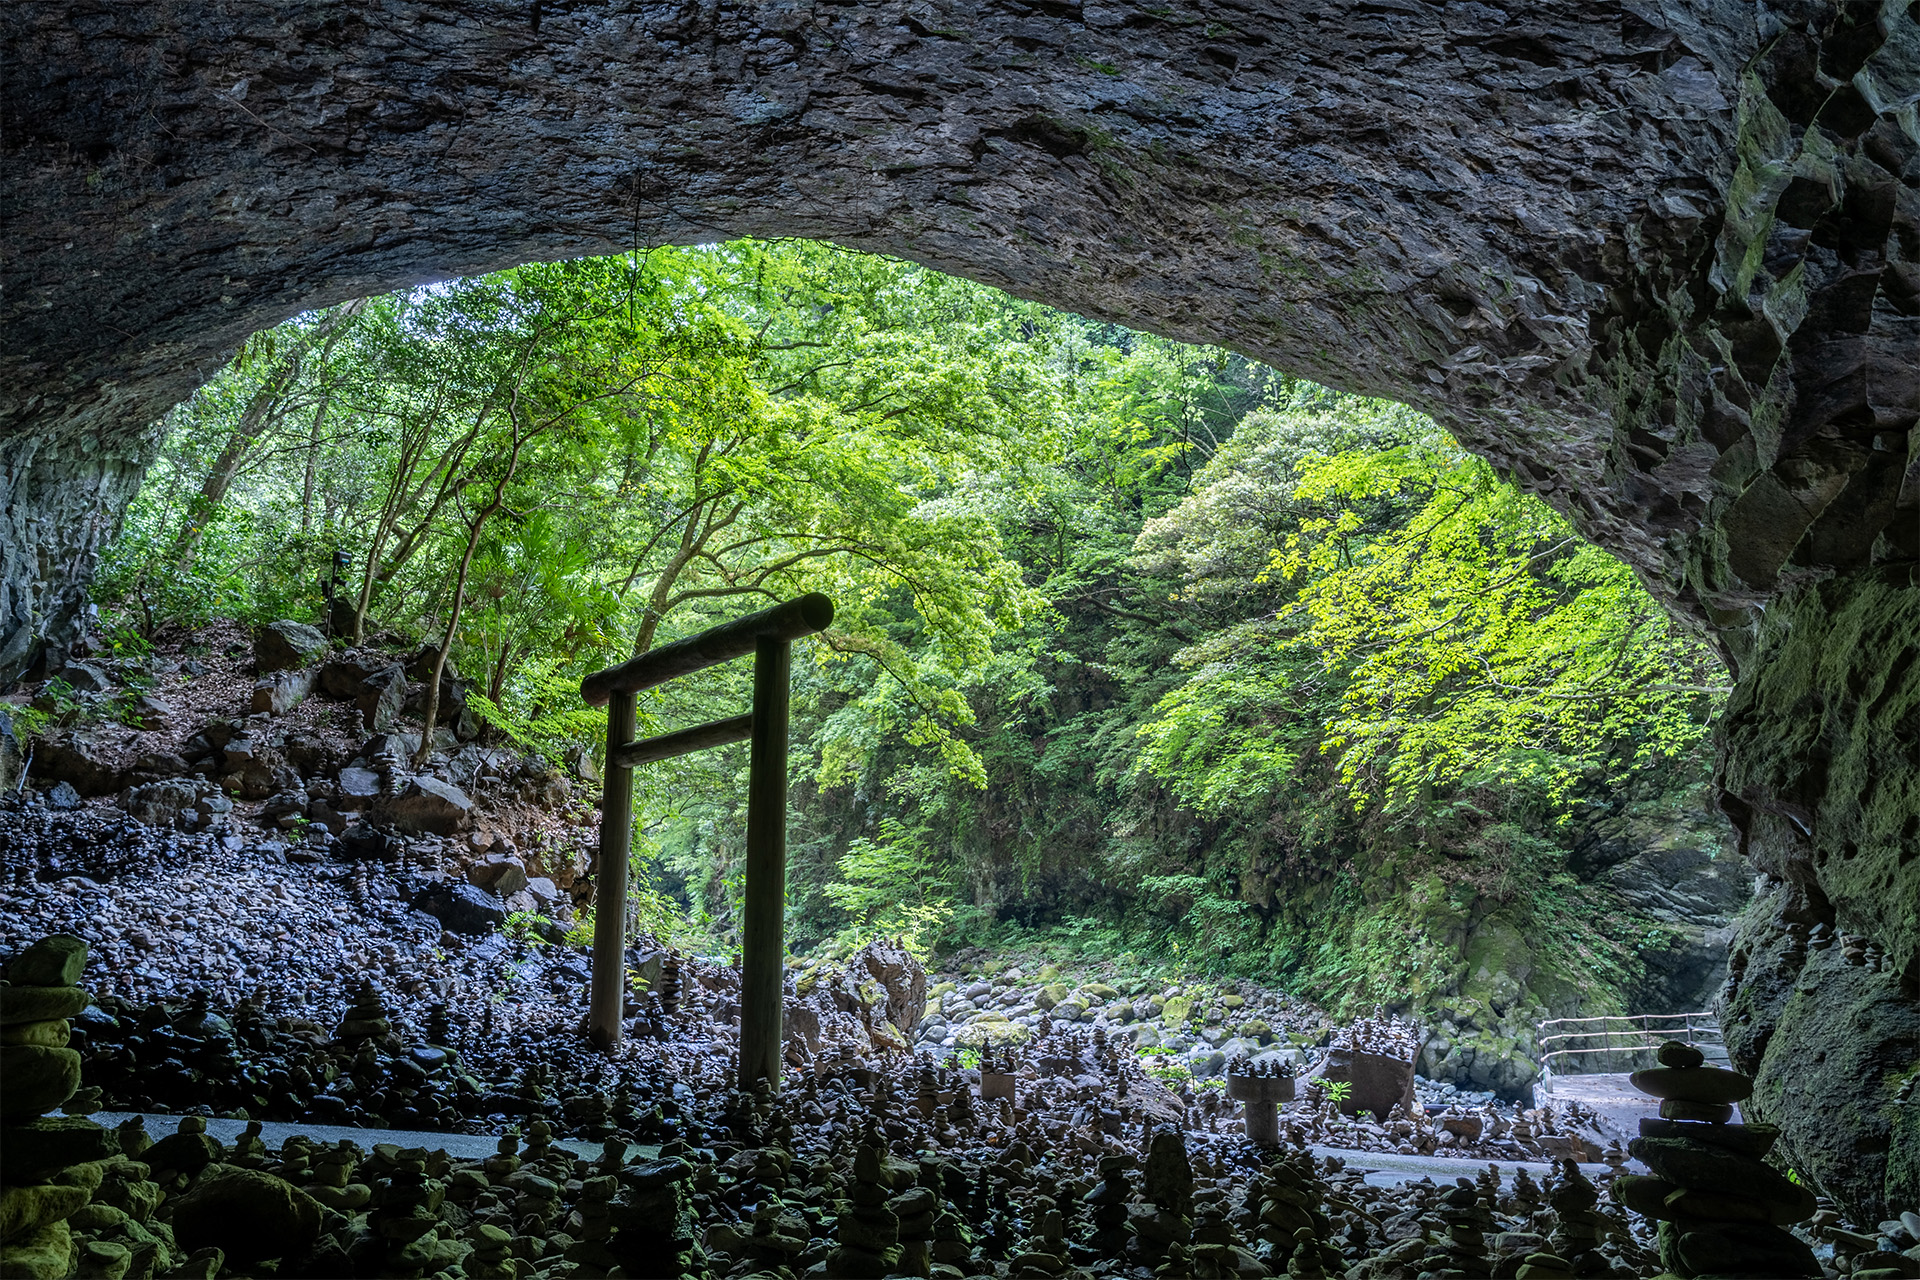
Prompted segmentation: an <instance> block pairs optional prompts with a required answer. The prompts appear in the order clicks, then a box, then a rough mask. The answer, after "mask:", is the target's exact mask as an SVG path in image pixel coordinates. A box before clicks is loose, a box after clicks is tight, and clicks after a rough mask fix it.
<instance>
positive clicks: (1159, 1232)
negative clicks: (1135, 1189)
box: [1132, 1129, 1193, 1263]
mask: <svg viewBox="0 0 1920 1280" xmlns="http://www.w3.org/2000/svg"><path fill="white" fill-rule="evenodd" d="M1140 1189H1141V1191H1142V1193H1143V1194H1144V1195H1145V1196H1146V1198H1147V1201H1148V1204H1149V1205H1150V1206H1151V1208H1149V1209H1147V1210H1146V1211H1144V1212H1142V1211H1136V1212H1134V1213H1133V1214H1132V1219H1133V1221H1132V1226H1133V1234H1134V1248H1135V1250H1136V1252H1137V1253H1138V1254H1139V1255H1140V1256H1141V1258H1143V1259H1145V1260H1146V1261H1148V1262H1151V1263H1158V1262H1159V1261H1160V1260H1161V1259H1162V1258H1164V1257H1165V1256H1166V1253H1167V1251H1168V1249H1169V1247H1170V1246H1172V1245H1175V1244H1177V1245H1179V1246H1180V1248H1181V1251H1182V1253H1183V1254H1184V1252H1185V1250H1186V1247H1187V1246H1188V1245H1189V1244H1191V1243H1192V1241H1193V1165H1192V1163H1191V1162H1190V1161H1189V1160H1188V1159H1187V1140H1186V1137H1185V1135H1184V1134H1182V1133H1180V1132H1179V1131H1178V1130H1174V1129H1161V1130H1158V1131H1157V1132H1155V1133H1154V1134H1153V1136H1152V1138H1151V1139H1150V1140H1149V1142H1148V1145H1147V1160H1146V1167H1145V1169H1144V1170H1143V1171H1142V1178H1141V1188H1140Z"/></svg>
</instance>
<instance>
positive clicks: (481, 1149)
mask: <svg viewBox="0 0 1920 1280" xmlns="http://www.w3.org/2000/svg"><path fill="white" fill-rule="evenodd" d="M135 1115H140V1116H144V1117H145V1119H146V1122H147V1133H148V1135H149V1136H151V1137H153V1138H154V1139H155V1140H158V1139H160V1138H164V1137H166V1136H167V1135H168V1134H170V1133H172V1132H174V1130H175V1129H176V1128H178V1127H179V1124H180V1120H181V1117H180V1116H174V1115H162V1114H160V1113H158V1112H152V1111H146V1112H133V1111H96V1112H95V1113H94V1114H93V1115H91V1116H88V1117H87V1118H88V1119H89V1120H92V1121H93V1122H94V1123H95V1124H99V1125H105V1126H106V1127H107V1128H109V1129H111V1128H114V1127H116V1126H118V1125H121V1124H124V1123H125V1122H126V1121H128V1120H131V1119H133V1117H134V1116H135ZM246 1128H247V1122H246V1121H244V1120H221V1119H217V1118H212V1117H210V1118H208V1120H207V1133H208V1134H209V1135H211V1136H212V1137H214V1138H216V1139H218V1140H219V1141H220V1142H222V1143H225V1144H226V1145H228V1146H232V1145H233V1141H234V1139H236V1138H238V1137H239V1136H240V1135H241V1134H242V1133H244V1132H246ZM296 1133H299V1134H304V1135H306V1136H307V1137H308V1138H311V1139H312V1140H314V1141H315V1142H323V1143H327V1144H329V1145H331V1144H333V1143H336V1142H339V1141H341V1140H343V1139H344V1140H346V1141H348V1142H352V1143H354V1144H355V1145H357V1146H359V1147H360V1148H362V1149H363V1150H365V1149H370V1148H371V1147H373V1145H374V1144H375V1143H380V1142H391V1143H392V1144H393V1145H394V1146H396V1147H425V1148H427V1149H428V1150H429V1151H444V1152H446V1153H447V1154H448V1155H450V1156H453V1157H454V1158H455V1159H458V1160H480V1159H484V1158H486V1157H487V1156H490V1155H492V1154H493V1153H494V1152H495V1151H497V1150H498V1149H499V1144H500V1138H499V1135H498V1134H495V1135H492V1136H488V1135H485V1134H470V1133H433V1132H429V1131H425V1130H418V1129H356V1128H353V1127H352V1126H350V1125H334V1124H286V1123H283V1122H281V1121H278V1120H265V1121H262V1122H261V1124H260V1140H261V1141H262V1142H264V1143H266V1144H267V1149H268V1150H269V1151H278V1150H279V1149H280V1144H281V1143H282V1142H285V1141H286V1140H287V1139H288V1138H289V1137H291V1136H292V1135H294V1134H296ZM554 1145H555V1146H557V1147H565V1148H566V1149H567V1150H569V1151H571V1152H573V1153H574V1154H576V1155H580V1156H584V1157H586V1158H587V1159H589V1160H591V1159H593V1158H595V1157H597V1156H598V1155H599V1154H600V1144H599V1143H597V1142H579V1141H573V1140H564V1139H563V1140H556V1141H555V1142H554ZM659 1154H660V1148H659V1147H657V1146H634V1147H629V1148H627V1156H628V1158H629V1159H633V1158H635V1157H639V1158H641V1159H652V1158H654V1157H655V1156H658V1155H659ZM1313 1155H1314V1158H1315V1159H1317V1160H1318V1159H1325V1158H1326V1157H1327V1156H1335V1157H1338V1158H1339V1159H1340V1160H1341V1161H1343V1162H1344V1163H1345V1164H1346V1166H1347V1167H1348V1168H1349V1169H1359V1170H1362V1171H1364V1172H1365V1174H1366V1180H1367V1182H1369V1183H1370V1184H1372V1185H1373V1186H1376V1187H1397V1186H1399V1185H1400V1184H1401V1183H1403V1182H1418V1181H1419V1180H1420V1179H1421V1178H1432V1179H1433V1180H1434V1181H1435V1182H1440V1183H1447V1182H1452V1181H1453V1180H1454V1179H1455V1178H1472V1177H1475V1176H1477V1175H1478V1174H1479V1173H1480V1172H1481V1171H1482V1170H1484V1169H1485V1168H1486V1167H1487V1164H1488V1163H1489V1162H1488V1161H1485V1160H1462V1159H1459V1158H1457V1157H1451V1156H1402V1155H1386V1154H1382V1153H1381V1152H1378V1151H1350V1150H1347V1149H1346V1148H1344V1147H1314V1148H1313ZM1520 1169H1525V1170H1526V1171H1527V1172H1528V1173H1529V1174H1531V1175H1533V1176H1534V1177H1535V1178H1541V1179H1543V1178H1545V1177H1546V1176H1547V1175H1548V1174H1550V1173H1552V1172H1553V1166H1552V1165H1548V1164H1535V1163H1525V1164H1523V1163H1518V1162H1513V1163H1502V1164H1501V1165H1500V1177H1501V1179H1502V1180H1503V1181H1506V1182H1511V1181H1513V1175H1514V1173H1515V1171H1517V1170H1520ZM1580 1171H1581V1172H1582V1173H1584V1174H1586V1175H1587V1176H1588V1177H1590V1178H1591V1177H1598V1176H1601V1175H1604V1174H1606V1173H1607V1166H1605V1165H1603V1164H1583V1165H1581V1166H1580Z"/></svg>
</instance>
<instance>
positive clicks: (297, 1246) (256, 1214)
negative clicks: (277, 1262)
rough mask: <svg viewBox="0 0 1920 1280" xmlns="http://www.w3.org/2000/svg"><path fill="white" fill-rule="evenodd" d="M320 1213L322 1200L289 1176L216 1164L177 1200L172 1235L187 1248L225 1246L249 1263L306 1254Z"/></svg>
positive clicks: (316, 1232) (230, 1254) (235, 1258)
mask: <svg viewBox="0 0 1920 1280" xmlns="http://www.w3.org/2000/svg"><path fill="white" fill-rule="evenodd" d="M321 1216H322V1214H321V1208H320V1202H319V1201H318V1200H315V1199H314V1198H313V1197H312V1196H310V1195H308V1194H307V1193H306V1192H304V1191H302V1190H300V1188H298V1187H296V1186H294V1185H293V1184H292V1183H291V1182H288V1181H286V1180H285V1179H284V1178H276V1177H274V1176H273V1175H272V1174H270V1173H263V1172H261V1171H260V1170H258V1169H243V1168H241V1167H239V1166H238V1165H231V1164H215V1165H209V1166H207V1168H206V1170H205V1171H204V1172H203V1173H201V1174H200V1176H199V1177H198V1178H197V1179H195V1181H194V1184H193V1185H192V1186H191V1187H189V1188H187V1191H186V1193H185V1194H184V1195H182V1196H181V1197H180V1199H179V1201H178V1202H177V1204H176V1206H175V1208H174V1211H173V1236H174V1239H175V1240H177V1241H179V1242H180V1247H181V1248H183V1249H205V1248H215V1249H220V1250H223V1251H224V1252H225V1253H226V1255H227V1258H228V1260H229V1261H230V1262H234V1263H239V1264H242V1265H244V1264H246V1263H252V1262H258V1261H260V1260H262V1259H264V1258H285V1257H297V1256H299V1255H301V1254H303V1253H305V1252H306V1251H307V1250H308V1249H309V1248H311V1247H312V1245H313V1242H314V1240H315V1239H316V1238H317V1237H318V1236H319V1234H320V1223H321Z"/></svg>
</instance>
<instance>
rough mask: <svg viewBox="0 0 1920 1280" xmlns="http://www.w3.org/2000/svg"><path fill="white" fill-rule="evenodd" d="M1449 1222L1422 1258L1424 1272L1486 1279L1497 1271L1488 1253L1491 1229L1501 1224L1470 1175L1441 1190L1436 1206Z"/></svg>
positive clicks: (1450, 1279)
mask: <svg viewBox="0 0 1920 1280" xmlns="http://www.w3.org/2000/svg"><path fill="white" fill-rule="evenodd" d="M1435 1211H1436V1212H1437V1213H1438V1214H1439V1217H1440V1220H1441V1222H1443V1223H1445V1224H1446V1235H1445V1237H1444V1238H1442V1239H1438V1240H1435V1241H1433V1244H1434V1246H1435V1247H1434V1249H1433V1250H1432V1251H1431V1252H1430V1253H1428V1254H1427V1256H1426V1257H1424V1258H1422V1259H1421V1260H1420V1272H1421V1274H1422V1275H1427V1276H1431V1277H1433V1280H1468V1278H1469V1277H1471V1278H1473V1280H1485V1278H1486V1277H1490V1276H1492V1275H1493V1260H1492V1259H1491V1258H1490V1257H1488V1255H1487V1233H1488V1232H1489V1231H1498V1230H1499V1224H1498V1223H1496V1222H1495V1221H1494V1218H1493V1214H1492V1213H1491V1212H1490V1211H1489V1210H1488V1209H1487V1207H1486V1205H1485V1204H1483V1203H1482V1202H1481V1198H1480V1191H1479V1189H1478V1188H1477V1187H1475V1186H1474V1184H1473V1183H1472V1182H1471V1181H1470V1180H1468V1179H1466V1178H1458V1179H1455V1181H1454V1185H1453V1186H1451V1187H1448V1188H1447V1189H1446V1190H1445V1191H1443V1192H1441V1193H1440V1203H1439V1205H1438V1206H1437V1208H1436V1210H1435Z"/></svg>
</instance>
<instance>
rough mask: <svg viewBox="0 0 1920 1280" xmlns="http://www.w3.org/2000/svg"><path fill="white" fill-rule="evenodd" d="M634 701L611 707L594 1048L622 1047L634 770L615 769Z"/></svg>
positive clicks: (625, 697) (597, 886)
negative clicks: (616, 758)
mask: <svg viewBox="0 0 1920 1280" xmlns="http://www.w3.org/2000/svg"><path fill="white" fill-rule="evenodd" d="M633 707H634V695H633V694H631V693H616V694H614V695H613V697H612V698H611V699H610V700H609V701H608V703H607V765H606V769H605V775H606V784H605V788H604V790H603V793H602V795H601V797H600V874H599V876H598V877H597V878H596V879H595V880H594V884H593V985H592V988H591V991H590V994H589V996H588V1003H587V1037H588V1039H590V1040H592V1041H593V1043H594V1045H595V1047H597V1048H600V1049H612V1048H613V1047H614V1046H615V1045H617V1044H619V1043H620V1025H621V1017H622V1015H623V1014H624V1013H625V1012H626V1010H625V1008H624V1007H623V1006H624V1005H625V1003H626V999H625V997H626V993H627V856H628V853H629V852H630V851H631V849H632V847H633V770H632V769H623V768H620V767H618V766H616V765H615V764H614V763H613V753H614V749H615V748H616V747H622V746H625V745H626V744H627V743H629V742H631V741H633V730H634V710H633Z"/></svg>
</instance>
